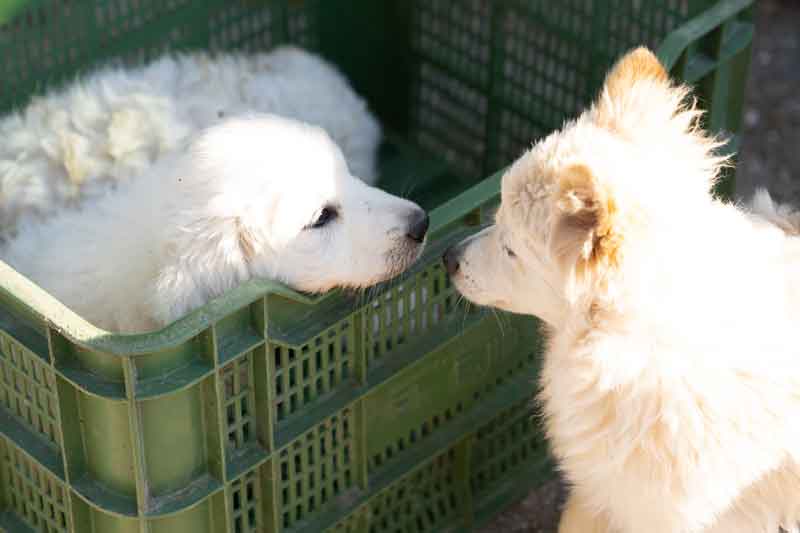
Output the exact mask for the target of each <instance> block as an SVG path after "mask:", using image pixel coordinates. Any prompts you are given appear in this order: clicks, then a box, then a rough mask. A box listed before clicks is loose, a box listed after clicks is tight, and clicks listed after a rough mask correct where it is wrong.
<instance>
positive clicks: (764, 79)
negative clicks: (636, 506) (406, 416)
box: [481, 0, 800, 533]
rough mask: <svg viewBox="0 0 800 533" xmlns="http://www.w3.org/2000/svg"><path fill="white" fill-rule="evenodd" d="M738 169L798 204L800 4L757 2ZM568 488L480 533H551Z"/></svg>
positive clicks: (747, 179)
mask: <svg viewBox="0 0 800 533" xmlns="http://www.w3.org/2000/svg"><path fill="white" fill-rule="evenodd" d="M744 122H745V129H744V132H743V136H742V147H741V152H740V158H739V168H738V171H737V182H736V193H737V196H739V197H741V198H743V199H748V198H749V197H750V196H751V195H752V193H753V190H754V188H756V187H766V188H768V189H769V190H770V192H771V193H772V194H773V196H774V197H776V198H778V199H780V200H781V201H786V202H792V203H795V204H796V205H800V1H798V0H758V13H757V27H756V37H755V43H754V48H753V60H752V63H751V66H750V79H749V81H748V87H747V99H746V107H745V115H744ZM565 495H566V490H565V488H564V486H563V484H562V483H560V482H559V481H558V480H554V481H551V482H548V483H546V484H544V485H542V486H541V487H540V488H538V489H537V490H535V491H533V492H531V493H530V494H529V495H528V496H527V497H526V498H525V499H524V500H522V501H521V502H519V503H517V504H516V505H514V506H513V507H511V508H509V509H508V510H507V511H505V512H503V513H501V514H500V515H499V516H498V517H497V518H496V519H495V520H494V521H493V522H492V523H491V524H489V525H488V526H486V527H485V528H483V529H482V530H481V533H501V532H503V533H523V532H524V533H555V532H556V531H557V529H558V518H559V516H560V513H561V505H563V502H564V498H565Z"/></svg>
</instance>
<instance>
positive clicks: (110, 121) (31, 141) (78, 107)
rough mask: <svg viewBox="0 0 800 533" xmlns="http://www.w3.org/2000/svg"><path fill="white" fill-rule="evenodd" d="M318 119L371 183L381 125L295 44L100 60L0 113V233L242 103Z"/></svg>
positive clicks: (133, 171) (121, 174) (102, 183)
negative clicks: (130, 63) (132, 64)
mask: <svg viewBox="0 0 800 533" xmlns="http://www.w3.org/2000/svg"><path fill="white" fill-rule="evenodd" d="M249 111H256V112H267V113H275V114H279V115H282V116H286V117H291V118H295V119H298V120H301V121H303V122H307V123H309V124H314V125H317V126H321V127H322V128H323V129H325V130H326V131H327V132H328V134H329V135H330V136H331V137H332V138H333V140H334V141H335V142H336V143H337V144H338V145H339V147H340V148H341V149H342V151H343V153H344V156H345V159H346V160H347V162H348V165H349V167H350V169H351V171H352V172H353V174H354V175H355V176H358V177H359V178H361V179H363V180H365V181H367V183H370V184H371V183H374V181H375V179H376V176H377V171H376V155H377V147H378V144H379V142H380V137H381V132H380V126H379V125H378V122H377V121H376V120H375V118H374V117H373V116H372V115H371V114H370V112H369V110H368V109H367V106H366V104H365V102H364V101H363V100H362V99H361V98H360V97H359V96H358V95H357V94H356V93H355V92H354V91H353V89H352V88H351V87H350V85H349V83H348V82H347V80H346V79H345V78H344V77H343V76H342V75H341V73H339V72H338V71H337V70H336V69H335V68H334V67H333V66H332V65H330V64H329V63H327V62H326V61H324V60H322V59H321V58H319V57H317V56H314V55H312V54H309V53H307V52H304V51H303V50H300V49H297V48H293V47H281V48H278V49H276V50H274V51H272V52H270V53H260V54H255V55H230V54H228V55H220V56H216V57H212V56H209V55H207V54H204V53H196V54H191V55H182V56H166V57H162V58H161V59H159V60H157V61H154V62H153V63H150V64H148V65H146V66H144V67H139V68H123V67H108V68H104V69H101V70H99V71H97V72H94V73H92V74H90V75H88V76H86V77H84V78H82V79H79V80H77V81H76V82H74V83H72V84H70V85H68V86H67V87H65V88H64V89H61V90H58V91H53V92H50V93H48V94H45V95H44V96H41V97H37V98H35V99H34V100H33V101H32V102H31V103H30V105H29V106H28V107H27V108H25V109H23V110H22V111H20V112H19V113H15V114H12V115H9V116H7V117H4V118H3V119H2V120H0V138H2V139H3V142H2V143H0V238H2V237H3V236H8V235H9V234H13V232H14V230H15V228H16V225H17V223H18V219H19V217H20V216H24V215H36V216H37V217H38V218H46V217H47V216H50V215H52V214H53V213H56V212H58V211H59V210H60V209H61V208H63V207H64V206H72V205H79V204H80V203H81V202H82V201H83V200H85V199H87V198H91V197H96V196H98V195H100V194H103V193H105V192H106V191H107V190H108V189H109V188H110V187H112V186H113V185H114V184H116V183H117V182H121V181H125V180H127V179H128V178H130V177H131V176H134V175H139V174H141V173H142V172H143V171H144V170H146V169H147V168H148V167H150V166H151V165H152V164H153V163H154V162H155V161H157V160H158V159H159V158H160V157H162V156H164V155H166V154H169V153H171V152H173V151H175V150H176V149H178V148H179V147H180V146H181V145H182V143H183V142H184V141H185V140H186V139H187V137H188V136H189V135H191V134H193V133H196V132H197V131H199V130H201V129H203V128H206V127H208V126H210V125H212V124H213V123H215V122H217V121H218V120H219V119H220V118H224V117H226V116H231V115H237V114H240V113H242V112H249Z"/></svg>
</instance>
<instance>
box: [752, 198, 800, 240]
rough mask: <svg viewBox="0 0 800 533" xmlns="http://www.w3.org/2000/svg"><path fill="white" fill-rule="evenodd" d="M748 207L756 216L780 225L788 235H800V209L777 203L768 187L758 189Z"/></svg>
mask: <svg viewBox="0 0 800 533" xmlns="http://www.w3.org/2000/svg"><path fill="white" fill-rule="evenodd" d="M748 208H749V209H750V211H751V212H752V213H753V214H754V215H755V216H756V217H758V218H760V219H762V220H766V221H767V222H769V223H770V224H774V225H776V226H778V227H779V228H780V229H782V230H783V231H784V232H786V233H787V234H788V235H800V210H798V209H797V208H796V207H794V206H791V205H789V204H779V203H776V202H775V201H774V200H773V199H772V197H771V196H770V194H769V192H768V191H767V190H766V189H758V190H756V193H755V194H754V195H753V198H752V199H751V200H750V203H749V204H748Z"/></svg>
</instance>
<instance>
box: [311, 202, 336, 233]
mask: <svg viewBox="0 0 800 533" xmlns="http://www.w3.org/2000/svg"><path fill="white" fill-rule="evenodd" d="M337 216H338V213H337V212H336V209H334V208H333V207H323V208H322V210H321V211H320V212H319V214H318V215H317V218H316V219H314V222H312V223H311V226H310V227H312V228H321V227H322V226H324V225H325V224H327V223H328V222H330V221H332V220H334V219H335V218H336V217H337Z"/></svg>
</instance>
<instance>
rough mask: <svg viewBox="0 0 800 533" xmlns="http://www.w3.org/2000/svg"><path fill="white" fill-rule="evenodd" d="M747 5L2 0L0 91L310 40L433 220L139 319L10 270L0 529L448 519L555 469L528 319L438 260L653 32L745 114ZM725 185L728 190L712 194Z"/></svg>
mask: <svg viewBox="0 0 800 533" xmlns="http://www.w3.org/2000/svg"><path fill="white" fill-rule="evenodd" d="M751 4H752V0H722V1H717V2H714V1H711V0H659V1H655V0H653V1H647V0H625V1H623V0H613V1H609V2H598V1H591V0H564V1H559V2H551V1H549V0H535V1H534V0H531V1H521V0H519V1H515V0H496V1H490V0H418V1H407V0H391V1H382V2H377V1H373V0H350V1H345V0H324V1H323V0H305V1H303V0H284V1H278V0H275V1H266V0H202V1H201V0H194V1H189V0H102V1H101V0H38V1H37V0H5V1H3V2H2V3H0V53H2V59H0V109H3V110H7V109H10V108H12V107H13V106H19V105H23V104H24V103H25V102H26V101H27V100H28V99H29V98H30V96H31V95H32V94H35V93H36V92H37V91H40V90H42V89H44V88H45V87H49V86H52V85H54V84H58V83H61V82H64V81H65V80H69V79H70V78H72V77H73V76H74V75H75V74H76V73H78V72H80V71H82V70H84V69H86V68H89V67H90V66H92V65H97V64H98V63H102V62H104V61H106V60H110V59H112V58H116V57H124V58H126V59H127V60H129V61H132V62H141V61H144V60H147V59H150V58H152V57H154V56H155V55H157V54H160V53H162V52H163V51H165V50H168V49H189V48H213V49H232V48H236V49H246V50H260V49H268V48H269V47H271V46H273V45H275V44H278V43H283V42H295V43H299V44H301V45H303V46H305V47H307V48H310V49H313V50H317V51H319V52H320V53H322V54H324V55H325V56H327V57H328V58H330V59H331V60H333V61H334V62H336V63H337V64H338V65H339V66H340V67H341V68H342V69H343V70H344V71H345V73H346V74H347V75H348V76H349V77H350V78H351V79H352V80H353V82H354V85H355V86H356V89H357V90H358V91H359V92H360V93H362V94H364V95H365V96H366V97H367V99H368V100H369V102H370V104H371V105H372V107H373V109H375V110H376V112H377V113H378V115H379V117H380V118H381V121H382V122H383V124H384V126H385V127H386V130H387V132H388V136H387V142H386V143H385V145H384V146H383V148H382V152H381V170H382V177H381V183H382V185H383V186H385V187H386V188H387V189H389V190H392V191H395V192H399V193H409V194H410V196H411V197H413V198H415V199H417V200H418V201H420V202H421V203H422V204H424V205H426V206H428V207H435V206H438V207H437V208H436V209H435V210H434V211H433V212H432V216H431V218H432V232H431V244H430V245H429V248H428V250H427V252H426V253H425V255H424V257H423V258H422V260H421V261H420V262H419V263H418V265H417V266H416V267H414V268H413V269H412V270H410V271H409V272H408V273H406V274H405V275H404V276H402V277H401V278H400V279H398V280H397V281H395V282H393V283H390V284H386V285H384V286H382V287H380V288H377V289H375V290H370V291H365V292H363V293H356V294H349V293H342V292H332V293H330V294H327V295H324V296H321V297H314V298H310V297H306V296H304V295H301V294H298V293H296V292H294V291H291V290H289V289H287V288H285V287H282V286H280V285H277V284H272V283H267V282H259V281H253V282H250V283H248V284H246V285H244V286H242V287H240V288H239V289H237V290H235V291H232V292H231V293H230V294H228V295H226V296H225V297H223V298H221V299H219V300H216V301H214V302H212V303H210V304H209V305H207V306H206V307H204V308H203V309H200V310H198V311H197V312H195V313H193V314H192V315H190V316H188V317H186V318H185V319H183V320H181V321H179V322H178V323H176V324H173V325H172V326H170V327H168V328H166V329H164V330H162V331H160V332H156V333H153V334H146V335H131V336H119V335H111V334H108V333H106V332H104V331H101V330H98V329H96V328H93V327H92V326H91V325H89V324H87V323H86V322H84V321H82V320H81V319H80V318H79V317H77V316H75V315H74V314H73V313H71V312H70V311H69V310H67V309H65V308H64V307H63V306H61V305H60V304H59V303H58V302H56V301H54V300H53V299H52V298H50V297H49V296H48V295H47V294H45V293H43V292H42V291H41V290H39V289H38V288H36V287H35V286H33V285H32V284H30V283H29V282H27V280H26V279H25V278H23V277H22V276H20V275H18V274H17V273H15V272H14V271H12V270H11V269H9V268H8V267H7V266H5V265H4V264H2V263H0V530H4V531H5V532H6V533H23V532H29V531H37V532H48V533H52V532H58V533H66V532H71V533H123V532H124V533H128V532H131V533H132V532H136V533H159V532H169V533H182V532H187V533H188V532H192V533H245V532H247V533H249V532H280V531H308V532H314V533H316V532H319V531H326V530H335V531H341V532H350V531H352V532H359V533H366V532H369V533H383V532H392V533H399V532H402V533H411V532H423V531H461V530H466V529H469V528H471V527H474V526H475V525H478V524H481V523H483V522H485V521H486V520H488V519H489V518H490V517H491V516H492V515H493V514H494V513H496V512H497V511H498V510H499V509H501V508H502V507H504V506H505V505H507V504H509V503H510V502H512V501H514V499H516V498H517V497H519V496H521V495H523V494H524V493H525V492H526V491H527V490H528V489H529V488H530V487H532V486H534V485H535V484H537V483H538V482H540V481H541V479H543V478H544V477H546V476H548V475H550V473H551V465H550V461H549V459H548V456H547V453H546V447H545V444H544V442H543V439H542V435H541V432H540V431H539V429H538V428H537V425H536V418H535V416H533V415H534V414H535V408H534V406H533V404H532V402H531V397H532V394H533V392H534V389H535V376H536V371H537V367H538V363H539V354H540V352H541V344H540V339H539V337H538V335H537V329H536V323H535V321H534V320H533V319H531V318H525V317H519V316H512V315H508V314H494V313H492V312H489V311H487V310H480V309H474V308H472V309H469V308H467V307H466V306H465V305H464V304H463V302H461V301H460V299H459V297H458V296H457V295H456V294H455V293H454V291H453V289H452V287H451V286H450V284H449V282H448V280H447V277H446V275H445V273H444V271H443V269H442V267H441V265H440V262H439V257H440V255H441V253H442V251H443V250H444V249H445V248H446V247H447V245H448V244H450V243H452V242H455V241H457V240H460V239H461V238H463V237H464V236H465V235H468V234H469V233H471V232H473V231H475V230H476V229H477V228H478V227H479V226H480V225H481V224H482V223H484V222H486V221H487V220H488V219H489V217H490V216H491V212H492V210H493V208H494V207H496V204H497V202H498V200H499V198H498V190H499V179H500V176H499V174H495V175H494V176H493V177H491V178H489V179H487V180H485V181H479V180H481V179H482V177H483V176H486V175H489V174H490V173H491V172H493V171H495V170H497V169H500V168H502V167H503V166H504V165H506V164H508V163H509V162H510V161H512V160H513V159H514V158H516V157H517V156H518V155H519V154H520V153H521V152H522V150H524V148H526V147H527V146H529V145H530V143H531V142H532V141H533V140H535V139H536V138H538V137H540V136H542V135H544V134H546V133H547V132H549V131H550V130H552V129H553V128H556V127H558V126H560V125H561V123H562V121H563V120H564V119H565V118H567V117H569V116H572V115H574V114H576V113H577V112H578V111H579V110H580V109H581V108H582V106H584V105H585V104H586V103H587V102H589V101H590V100H591V98H592V96H593V94H594V93H595V92H596V90H597V88H598V87H599V84H600V82H601V81H602V78H603V75H604V73H605V71H606V69H607V68H608V67H609V66H610V64H611V63H612V62H613V61H614V60H615V59H616V57H617V56H618V55H619V54H621V53H622V52H624V51H625V50H626V49H627V48H629V47H630V46H632V45H635V44H639V43H642V42H644V43H647V44H650V45H651V46H656V45H658V44H659V43H662V44H661V46H660V47H659V48H658V53H659V56H660V57H661V58H662V60H663V61H664V62H665V63H666V64H667V65H669V66H670V67H671V68H672V69H673V73H674V74H675V75H677V76H680V77H682V78H683V79H685V80H687V81H689V82H691V83H694V84H696V85H697V87H698V91H699V94H700V96H701V100H702V102H703V104H704V105H705V106H706V107H707V108H708V109H709V110H710V113H709V116H708V122H709V124H708V125H709V126H710V127H712V128H713V129H715V130H718V131H723V132H726V133H727V134H730V135H731V136H732V139H733V142H732V143H731V146H733V147H735V145H736V133H737V132H738V130H739V124H740V119H741V103H742V93H743V88H744V80H745V77H746V71H747V67H748V60H749V52H750V43H751V40H752V31H753V28H752V24H751V22H750V20H751V16H752V8H751ZM722 192H725V191H724V190H723V191H722Z"/></svg>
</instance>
